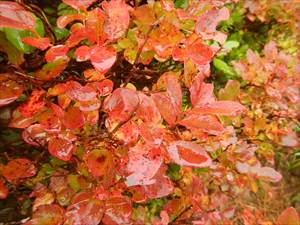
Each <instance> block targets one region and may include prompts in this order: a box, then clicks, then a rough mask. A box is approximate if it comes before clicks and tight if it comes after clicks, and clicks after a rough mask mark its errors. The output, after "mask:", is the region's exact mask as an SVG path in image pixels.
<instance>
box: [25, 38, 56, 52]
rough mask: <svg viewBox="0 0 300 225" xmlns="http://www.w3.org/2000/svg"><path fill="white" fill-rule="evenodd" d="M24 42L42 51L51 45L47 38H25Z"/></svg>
mask: <svg viewBox="0 0 300 225" xmlns="http://www.w3.org/2000/svg"><path fill="white" fill-rule="evenodd" d="M22 41H23V42H24V43H26V44H28V45H31V46H33V47H36V48H38V49H41V50H45V49H46V48H48V47H49V46H50V45H51V43H50V40H49V38H47V37H46V38H40V37H24V38H22Z"/></svg>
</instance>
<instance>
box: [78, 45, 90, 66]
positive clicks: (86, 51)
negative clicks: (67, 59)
mask: <svg viewBox="0 0 300 225" xmlns="http://www.w3.org/2000/svg"><path fill="white" fill-rule="evenodd" d="M90 53H91V48H90V47H89V46H86V45H82V46H80V47H79V48H77V49H76V51H75V53H74V54H75V57H76V60H77V62H82V61H87V60H89V59H90Z"/></svg>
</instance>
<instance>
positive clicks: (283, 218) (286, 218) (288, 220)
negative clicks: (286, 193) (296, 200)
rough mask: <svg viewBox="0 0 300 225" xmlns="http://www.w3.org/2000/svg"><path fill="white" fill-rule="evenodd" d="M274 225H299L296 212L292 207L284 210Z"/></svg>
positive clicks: (299, 220) (299, 219) (299, 221)
mask: <svg viewBox="0 0 300 225" xmlns="http://www.w3.org/2000/svg"><path fill="white" fill-rule="evenodd" d="M276 225H300V218H299V214H298V212H297V210H296V209H295V208H293V207H289V208H287V209H285V210H284V211H283V212H282V213H281V214H280V215H279V216H278V218H277V221H276Z"/></svg>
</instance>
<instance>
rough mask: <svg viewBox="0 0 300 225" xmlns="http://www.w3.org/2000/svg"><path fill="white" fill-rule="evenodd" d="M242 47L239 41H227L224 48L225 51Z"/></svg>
mask: <svg viewBox="0 0 300 225" xmlns="http://www.w3.org/2000/svg"><path fill="white" fill-rule="evenodd" d="M239 46H240V43H239V42H238V41H226V42H225V44H224V45H223V47H224V48H225V49H229V50H230V49H232V48H237V47H239Z"/></svg>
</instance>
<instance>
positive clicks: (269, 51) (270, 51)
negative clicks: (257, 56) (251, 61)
mask: <svg viewBox="0 0 300 225" xmlns="http://www.w3.org/2000/svg"><path fill="white" fill-rule="evenodd" d="M264 53H265V56H266V58H267V59H268V60H274V59H276V57H277V55H278V50H277V47H276V42H274V41H270V42H269V43H268V44H266V45H265V47H264Z"/></svg>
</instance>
